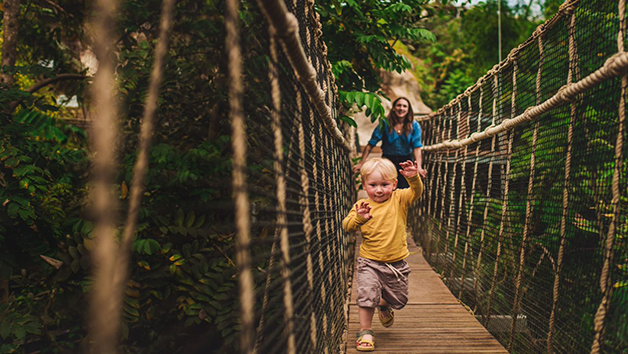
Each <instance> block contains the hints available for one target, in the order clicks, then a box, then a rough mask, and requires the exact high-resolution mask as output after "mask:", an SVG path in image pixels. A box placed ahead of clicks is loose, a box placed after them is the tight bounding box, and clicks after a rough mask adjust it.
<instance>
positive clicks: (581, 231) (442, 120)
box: [409, 0, 628, 353]
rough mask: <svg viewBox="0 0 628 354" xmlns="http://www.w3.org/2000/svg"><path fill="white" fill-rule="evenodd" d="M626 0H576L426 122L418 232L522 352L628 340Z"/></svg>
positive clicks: (498, 333) (442, 267) (432, 256)
mask: <svg viewBox="0 0 628 354" xmlns="http://www.w3.org/2000/svg"><path fill="white" fill-rule="evenodd" d="M625 6H626V5H625V0H615V1H608V0H592V1H588V2H584V1H568V2H567V3H566V4H565V5H563V6H561V10H560V13H559V14H558V15H556V16H554V17H553V18H552V19H551V20H550V21H548V22H546V23H545V24H543V25H541V26H539V27H538V28H537V31H536V32H535V33H534V34H533V35H532V37H530V38H529V39H528V40H527V41H526V42H524V43H523V44H521V45H520V46H518V47H517V48H515V49H514V50H513V51H511V54H510V55H509V57H508V58H507V59H506V60H505V61H503V62H501V63H500V64H498V65H496V66H495V67H494V68H493V70H491V71H490V72H489V73H487V75H485V76H484V77H483V78H481V79H480V80H479V81H478V82H477V83H476V84H475V85H474V86H472V87H470V88H468V89H467V90H465V91H464V93H463V94H462V95H459V96H458V97H457V98H456V100H453V101H451V102H450V103H449V104H448V105H446V106H444V107H442V108H441V109H440V110H438V112H437V113H435V114H432V115H430V117H429V118H428V119H424V120H423V122H422V125H423V129H424V131H425V132H426V135H425V139H426V140H425V147H424V148H423V149H424V151H425V165H426V166H425V168H426V169H427V170H428V171H430V176H431V177H430V178H428V179H427V180H426V189H427V191H426V196H427V200H426V201H425V205H423V204H418V205H417V206H416V208H417V209H418V210H414V211H411V213H413V217H411V218H410V219H409V220H410V227H411V228H413V229H415V230H416V231H417V235H419V238H420V240H421V243H422V247H423V249H424V251H425V252H426V253H427V257H426V258H427V259H428V261H429V263H430V264H431V265H432V267H434V268H435V269H436V270H437V271H438V272H440V273H441V274H442V276H443V277H446V279H447V281H446V284H447V285H448V286H449V287H450V290H451V291H452V293H454V295H457V297H458V299H459V300H460V301H461V302H463V303H465V304H466V305H468V307H469V308H470V309H473V310H472V311H473V312H474V313H475V314H476V316H477V318H478V319H481V322H482V323H483V324H484V325H485V326H486V327H487V329H488V330H489V331H490V332H491V333H492V334H493V335H494V336H495V337H496V338H497V339H498V340H499V341H500V342H501V343H502V344H503V345H504V347H506V348H508V350H509V351H513V352H522V353H538V352H547V353H554V352H570V353H572V352H573V353H576V352H577V353H589V352H590V353H601V352H609V353H611V352H621V351H622V350H624V348H625V347H626V346H625V338H627V336H628V332H627V329H626V328H625V326H624V325H623V324H624V322H625V321H624V319H625V316H627V315H628V307H627V306H626V304H628V302H627V301H628V282H627V280H626V279H628V278H626V277H627V276H628V273H627V272H626V269H628V268H626V267H627V266H628V229H626V228H625V227H624V226H625V225H626V223H627V222H628V215H627V214H626V210H628V204H626V203H627V201H628V190H626V189H625V188H624V187H623V186H625V185H626V184H627V183H628V175H626V159H625V156H626V155H627V154H628V149H627V146H626V144H625V140H626V138H628V135H627V133H626V118H625V115H626V113H625V105H626V103H625V102H626V98H627V95H628V94H627V87H628V76H627V74H628V52H626V50H625V49H624V47H625V38H626V31H627V26H626V24H627V22H626V20H627V19H626V8H625ZM532 44H534V45H532ZM462 98H464V99H462ZM491 103H492V111H491ZM531 121H532V122H533V123H528V124H523V123H527V122H531ZM469 145H471V146H472V148H469ZM471 168H472V169H473V175H472V176H471V175H469V171H470V169H471ZM432 250H435V253H432V252H434V251H432ZM469 260H471V262H473V266H469V264H468V262H469ZM471 268H472V270H471ZM465 284H469V285H467V286H465ZM471 284H472V286H470V285H471Z"/></svg>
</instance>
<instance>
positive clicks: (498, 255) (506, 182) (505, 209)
mask: <svg viewBox="0 0 628 354" xmlns="http://www.w3.org/2000/svg"><path fill="white" fill-rule="evenodd" d="M498 91H499V88H498ZM500 105H501V104H500ZM500 113H501V110H500ZM505 135H506V137H507V138H506V139H508V149H507V152H506V156H507V157H508V158H507V160H506V171H505V174H504V176H502V180H504V200H503V203H502V217H501V222H500V223H499V234H498V235H497V253H496V255H495V268H494V270H493V282H492V284H491V290H490V295H489V302H488V309H487V313H486V322H485V323H484V326H485V327H488V324H489V322H490V320H491V310H492V307H493V301H494V300H495V287H496V285H497V273H498V271H499V261H500V258H501V253H502V239H503V237H504V229H505V225H506V213H507V212H508V187H509V184H510V156H511V153H512V140H513V134H512V131H506V132H505Z"/></svg>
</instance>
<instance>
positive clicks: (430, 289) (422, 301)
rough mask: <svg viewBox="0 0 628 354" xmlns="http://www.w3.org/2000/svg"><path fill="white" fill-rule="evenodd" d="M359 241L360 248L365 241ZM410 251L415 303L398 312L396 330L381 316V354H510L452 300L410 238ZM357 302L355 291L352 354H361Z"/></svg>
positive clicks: (378, 332) (377, 350) (377, 331)
mask: <svg viewBox="0 0 628 354" xmlns="http://www.w3.org/2000/svg"><path fill="white" fill-rule="evenodd" d="M357 241H358V242H356V244H357V246H356V247H359V242H360V237H359V236H358V240H357ZM408 248H409V250H410V256H409V257H408V258H407V259H406V261H408V263H409V264H410V268H411V269H412V272H411V273H410V294H409V301H408V304H407V305H406V307H405V308H404V309H402V310H399V311H395V324H394V325H393V326H392V327H390V328H384V327H383V326H382V325H381V324H380V323H379V320H378V317H377V311H376V312H375V316H374V318H373V331H374V332H375V353H399V354H401V353H403V354H406V353H508V352H507V351H506V349H504V347H502V345H501V344H499V342H498V341H497V340H496V339H495V338H494V337H493V336H492V335H491V334H490V333H489V332H488V331H487V330H486V329H485V328H484V327H483V326H482V325H481V324H480V323H479V322H478V321H477V320H476V319H475V318H474V317H473V316H472V315H471V314H470V313H469V312H467V310H465V308H464V307H463V306H462V305H461V304H460V303H459V302H458V300H457V299H456V298H455V297H454V296H453V295H452V294H451V292H450V291H449V289H447V287H446V286H445V284H443V282H442V281H441V280H440V277H439V276H438V275H437V274H436V273H435V272H434V271H433V270H432V268H431V267H430V265H429V264H428V263H427V262H426V261H425V259H424V258H423V255H422V253H421V250H420V248H419V247H417V245H416V244H415V243H414V241H412V240H411V239H410V238H409V239H408ZM357 253H358V249H356V254H357ZM354 264H355V263H354ZM354 280H355V279H354ZM354 283H355V282H354ZM355 300H356V286H353V287H352V289H351V301H350V303H349V330H348V338H347V353H351V354H353V353H360V352H358V351H357V350H356V349H355V334H356V333H357V332H358V331H359V330H360V322H359V320H358V306H357V305H356V303H355Z"/></svg>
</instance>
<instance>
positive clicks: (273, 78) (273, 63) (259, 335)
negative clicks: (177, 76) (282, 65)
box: [253, 26, 290, 353]
mask: <svg viewBox="0 0 628 354" xmlns="http://www.w3.org/2000/svg"><path fill="white" fill-rule="evenodd" d="M274 33H275V31H274V28H273V27H272V26H268V34H269V36H268V37H269V45H268V47H269V52H270V61H269V62H268V79H269V81H270V90H271V96H272V99H273V106H272V110H271V122H272V128H273V133H274V134H276V130H275V129H276V126H277V125H278V124H279V122H280V112H278V111H277V109H278V108H280V107H281V95H280V94H281V93H280V91H279V90H280V87H279V75H278V73H277V44H276V41H275V35H274ZM275 98H278V102H275ZM279 135H280V136H279V139H278V138H277V136H276V135H274V139H275V141H276V140H281V141H280V145H283V135H282V134H281V128H279ZM275 150H276V146H275ZM281 158H283V155H281ZM289 162H290V161H288V163H289ZM281 165H283V163H281V162H280V166H281ZM273 167H274V168H276V166H275V165H273ZM275 183H277V174H276V173H275ZM277 185H279V184H278V183H277ZM278 190H279V188H277V191H278ZM284 195H285V193H284ZM277 200H279V196H278V195H277ZM277 225H278V226H279V225H280V224H279V222H277ZM283 229H284V227H275V233H274V237H273V244H272V246H271V249H270V259H269V261H268V268H267V269H266V282H265V285H264V295H263V297H262V309H261V311H260V320H259V322H258V325H257V330H256V332H255V338H256V339H255V347H254V350H253V352H254V353H258V350H259V347H260V345H261V344H262V341H263V339H264V337H263V329H264V325H265V321H266V309H267V307H268V295H269V291H270V285H271V281H272V272H273V268H274V266H275V254H276V252H277V243H278V242H280V234H281V230H283Z"/></svg>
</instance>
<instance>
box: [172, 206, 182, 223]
mask: <svg viewBox="0 0 628 354" xmlns="http://www.w3.org/2000/svg"><path fill="white" fill-rule="evenodd" d="M174 222H175V224H176V225H177V226H182V225H183V210H181V209H177V213H176V216H175V219H174Z"/></svg>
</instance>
